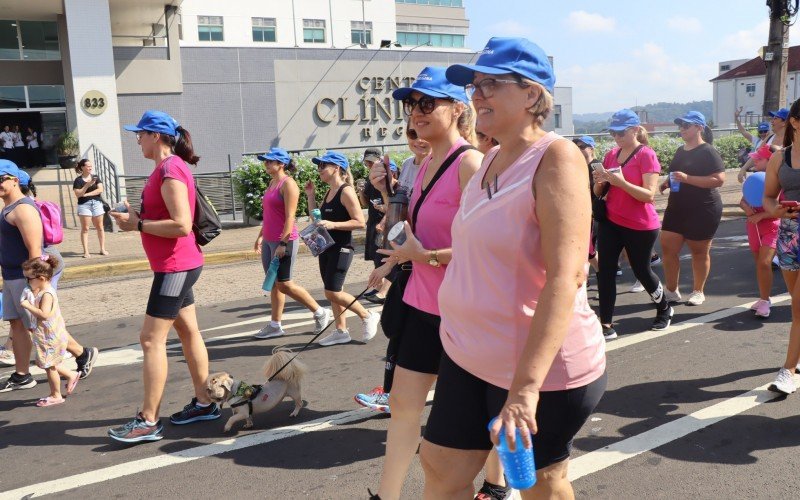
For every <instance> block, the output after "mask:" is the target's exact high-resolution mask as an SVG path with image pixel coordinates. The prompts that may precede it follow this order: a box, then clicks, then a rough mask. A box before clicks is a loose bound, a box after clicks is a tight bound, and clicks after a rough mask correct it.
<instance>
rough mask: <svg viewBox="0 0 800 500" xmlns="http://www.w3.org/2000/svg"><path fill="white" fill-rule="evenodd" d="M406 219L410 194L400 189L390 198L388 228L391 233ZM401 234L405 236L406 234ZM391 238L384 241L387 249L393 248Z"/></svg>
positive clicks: (387, 217)
mask: <svg viewBox="0 0 800 500" xmlns="http://www.w3.org/2000/svg"><path fill="white" fill-rule="evenodd" d="M406 218H408V192H407V191H406V190H405V189H403V188H398V189H397V191H396V192H395V193H394V196H392V197H391V198H389V208H388V209H387V210H386V228H387V229H388V230H389V231H390V232H391V229H393V228H394V227H395V226H397V223H398V222H403V221H404V220H406ZM401 227H402V224H401ZM401 232H402V233H403V236H405V232H403V231H401ZM390 238H391V236H390V237H389V238H386V239H385V240H384V241H385V243H386V244H385V247H386V248H387V249H391V248H392V246H391V245H389V239H390ZM398 245H402V243H398Z"/></svg>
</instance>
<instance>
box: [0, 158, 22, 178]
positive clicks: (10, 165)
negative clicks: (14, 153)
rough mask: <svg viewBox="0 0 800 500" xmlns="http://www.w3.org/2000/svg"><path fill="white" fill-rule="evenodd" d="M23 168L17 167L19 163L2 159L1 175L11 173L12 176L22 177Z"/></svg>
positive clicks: (0, 161)
mask: <svg viewBox="0 0 800 500" xmlns="http://www.w3.org/2000/svg"><path fill="white" fill-rule="evenodd" d="M20 172H22V170H20V169H19V167H17V164H16V163H14V162H13V161H11V160H0V175H10V176H12V177H16V178H17V179H19V178H20Z"/></svg>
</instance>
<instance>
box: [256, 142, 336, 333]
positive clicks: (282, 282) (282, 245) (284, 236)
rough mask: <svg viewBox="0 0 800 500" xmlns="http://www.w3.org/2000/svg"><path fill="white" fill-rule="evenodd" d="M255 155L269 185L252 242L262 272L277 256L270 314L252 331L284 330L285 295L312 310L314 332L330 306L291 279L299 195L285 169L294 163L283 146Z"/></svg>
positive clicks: (328, 316) (327, 318)
mask: <svg viewBox="0 0 800 500" xmlns="http://www.w3.org/2000/svg"><path fill="white" fill-rule="evenodd" d="M258 159H259V160H261V161H263V162H264V170H266V172H267V174H268V175H269V176H270V182H269V186H267V189H266V191H264V195H263V197H262V199H261V208H262V213H263V222H262V225H261V230H260V231H259V232H258V237H257V238H256V242H255V245H254V249H255V251H256V253H258V254H261V264H262V265H263V267H264V272H265V273H266V272H267V271H268V270H269V265H270V262H272V259H274V258H278V259H279V260H280V265H279V267H278V277H277V278H276V279H275V286H274V287H272V291H271V292H270V306H271V307H270V309H271V312H272V318H271V320H270V322H269V323H267V324H266V325H265V326H264V328H262V329H261V330H259V332H258V333H256V334H255V338H257V339H271V338H274V337H280V336H281V335H284V334H285V333H286V332H284V331H283V328H282V327H281V317H282V316H283V307H284V305H285V304H286V295H288V296H289V297H291V298H293V299H294V300H296V301H297V302H300V303H301V304H303V305H304V306H305V307H306V308H307V309H308V310H309V311H311V312H312V313H314V323H315V327H314V333H315V334H317V333H319V332H321V331H322V329H323V328H325V327H326V326H328V323H330V322H331V321H332V320H333V313H332V312H331V310H330V309H324V308H322V307H320V305H319V304H318V303H317V301H316V300H314V298H313V297H312V296H311V295H310V294H309V293H308V292H307V291H306V289H305V288H303V287H301V286H299V285H297V284H295V283H294V282H293V281H292V269H293V268H294V264H295V261H296V260H297V251H298V249H299V243H298V238H299V235H298V233H297V225H296V224H295V213H296V212H297V203H298V201H299V199H300V189H299V188H298V187H297V182H295V180H294V179H293V178H292V176H291V175H289V173H287V172H294V171H295V168H296V167H295V164H294V161H293V160H292V158H291V157H290V156H289V153H287V152H286V150H285V149H281V148H271V149H270V150H269V151H268V152H266V153H265V154H263V155H259V156H258Z"/></svg>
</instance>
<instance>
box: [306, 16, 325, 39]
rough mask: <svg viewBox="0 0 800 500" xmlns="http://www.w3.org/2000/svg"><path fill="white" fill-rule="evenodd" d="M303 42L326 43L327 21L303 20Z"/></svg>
mask: <svg viewBox="0 0 800 500" xmlns="http://www.w3.org/2000/svg"><path fill="white" fill-rule="evenodd" d="M303 41H304V42H305V43H325V20H324V19H303Z"/></svg>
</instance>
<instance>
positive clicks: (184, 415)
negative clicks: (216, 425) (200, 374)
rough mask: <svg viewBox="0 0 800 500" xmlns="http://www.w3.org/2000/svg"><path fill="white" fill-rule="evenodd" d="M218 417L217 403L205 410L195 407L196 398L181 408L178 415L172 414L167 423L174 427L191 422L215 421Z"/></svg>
mask: <svg viewBox="0 0 800 500" xmlns="http://www.w3.org/2000/svg"><path fill="white" fill-rule="evenodd" d="M219 417H220V413H219V408H218V407H217V403H211V404H210V405H208V406H206V407H205V408H201V407H199V406H197V398H192V401H191V402H190V403H189V404H188V405H186V406H184V407H183V410H181V411H179V412H178V413H173V414H172V416H171V417H169V421H170V422H172V423H173V424H175V425H185V424H191V423H193V422H201V421H203V420H216V419H218V418H219Z"/></svg>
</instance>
